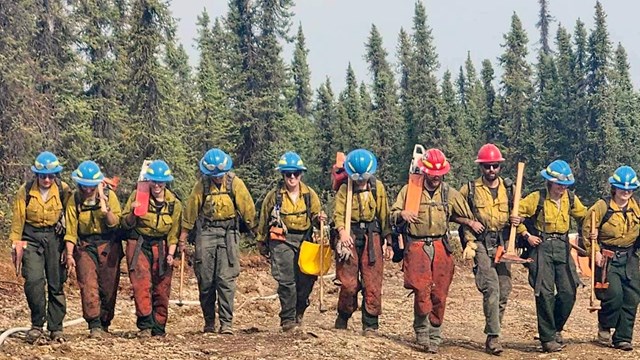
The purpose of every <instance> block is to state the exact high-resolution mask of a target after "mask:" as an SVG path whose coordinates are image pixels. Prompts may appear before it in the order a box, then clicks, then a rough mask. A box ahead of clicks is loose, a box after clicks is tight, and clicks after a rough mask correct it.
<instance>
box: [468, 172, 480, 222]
mask: <svg viewBox="0 0 640 360" xmlns="http://www.w3.org/2000/svg"><path fill="white" fill-rule="evenodd" d="M467 186H468V187H469V191H468V192H467V204H469V208H470V209H471V212H472V213H473V216H475V217H476V220H478V221H480V214H479V213H478V208H477V207H476V203H475V198H476V183H475V181H469V182H468V183H467Z"/></svg>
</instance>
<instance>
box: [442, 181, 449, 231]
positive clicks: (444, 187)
mask: <svg viewBox="0 0 640 360" xmlns="http://www.w3.org/2000/svg"><path fill="white" fill-rule="evenodd" d="M440 196H441V197H442V205H443V206H444V211H445V214H446V216H447V218H446V219H447V222H449V219H450V218H451V211H450V210H449V184H447V183H446V182H443V183H442V193H441V195H440ZM448 229H449V226H448V225H447V232H449V230H448Z"/></svg>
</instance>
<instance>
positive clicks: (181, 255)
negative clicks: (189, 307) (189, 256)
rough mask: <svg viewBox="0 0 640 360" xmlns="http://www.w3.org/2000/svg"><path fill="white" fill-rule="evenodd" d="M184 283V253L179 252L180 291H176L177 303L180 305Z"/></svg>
mask: <svg viewBox="0 0 640 360" xmlns="http://www.w3.org/2000/svg"><path fill="white" fill-rule="evenodd" d="M183 282H184V251H181V252H180V290H179V291H178V301H179V302H180V303H182V283H183Z"/></svg>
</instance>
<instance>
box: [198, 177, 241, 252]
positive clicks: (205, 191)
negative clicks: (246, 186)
mask: <svg viewBox="0 0 640 360" xmlns="http://www.w3.org/2000/svg"><path fill="white" fill-rule="evenodd" d="M235 177H236V174H235V173H234V172H232V171H229V172H228V173H227V174H226V179H225V191H221V192H218V193H216V194H211V193H210V192H211V179H210V178H209V177H206V176H203V177H202V203H201V204H200V208H199V209H198V220H196V222H197V221H202V208H203V207H204V203H205V200H206V199H207V197H208V196H209V195H228V196H229V197H230V198H231V202H232V203H233V209H234V211H235V212H236V217H235V221H236V229H238V231H240V232H241V233H244V234H250V233H251V229H249V226H248V225H247V223H246V222H245V221H244V219H243V218H242V217H241V216H240V215H239V214H238V206H237V204H236V196H235V193H234V192H233V179H234V178H235ZM197 227H198V226H197V225H196V226H194V227H193V229H191V231H189V236H188V240H187V242H188V243H189V244H195V240H196V228H197Z"/></svg>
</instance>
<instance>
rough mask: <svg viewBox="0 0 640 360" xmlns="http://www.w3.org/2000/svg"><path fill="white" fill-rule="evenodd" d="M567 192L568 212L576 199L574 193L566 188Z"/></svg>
mask: <svg viewBox="0 0 640 360" xmlns="http://www.w3.org/2000/svg"><path fill="white" fill-rule="evenodd" d="M567 194H568V195H569V212H571V210H572V209H573V204H575V201H576V193H574V192H573V191H571V190H567Z"/></svg>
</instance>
